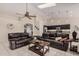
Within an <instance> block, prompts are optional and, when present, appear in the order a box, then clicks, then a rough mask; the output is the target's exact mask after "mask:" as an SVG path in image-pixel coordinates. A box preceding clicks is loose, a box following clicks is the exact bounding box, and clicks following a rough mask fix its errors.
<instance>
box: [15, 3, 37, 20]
mask: <svg viewBox="0 0 79 59" xmlns="http://www.w3.org/2000/svg"><path fill="white" fill-rule="evenodd" d="M16 14H17V15H22V14H20V13H16ZM24 17H27V18H28V19H32V17H36V16H35V15H30V14H29V11H28V4H27V3H26V12H25V14H24V15H22V16H21V17H19V19H21V18H24Z"/></svg>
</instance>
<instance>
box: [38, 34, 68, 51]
mask: <svg viewBox="0 0 79 59" xmlns="http://www.w3.org/2000/svg"><path fill="white" fill-rule="evenodd" d="M62 36H63V38H67V39H69V35H68V34H65V36H64V35H62ZM55 38H56V37H48V36H47V35H45V36H42V37H38V39H40V40H43V41H47V42H50V46H51V47H53V48H56V49H60V50H63V51H67V50H68V45H69V42H67V41H66V42H60V41H56V40H55Z"/></svg>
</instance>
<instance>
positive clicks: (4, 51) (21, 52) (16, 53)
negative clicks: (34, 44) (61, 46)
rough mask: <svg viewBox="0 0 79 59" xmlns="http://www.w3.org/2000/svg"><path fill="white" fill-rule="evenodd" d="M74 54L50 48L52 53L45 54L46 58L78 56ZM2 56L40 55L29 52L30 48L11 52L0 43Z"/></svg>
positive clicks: (6, 46)
mask: <svg viewBox="0 0 79 59" xmlns="http://www.w3.org/2000/svg"><path fill="white" fill-rule="evenodd" d="M78 55H79V54H76V53H74V52H70V51H67V52H64V51H61V50H58V49H55V48H52V47H50V51H49V52H47V53H46V54H45V56H78ZM0 56H39V55H38V54H36V53H34V52H32V51H30V50H28V46H24V47H22V48H18V49H15V50H10V49H9V46H8V45H6V43H2V42H1V43H0Z"/></svg>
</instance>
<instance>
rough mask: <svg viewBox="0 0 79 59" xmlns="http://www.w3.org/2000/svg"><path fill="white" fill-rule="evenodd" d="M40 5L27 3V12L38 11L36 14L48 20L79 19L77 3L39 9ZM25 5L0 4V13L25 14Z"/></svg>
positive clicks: (58, 4)
mask: <svg viewBox="0 0 79 59" xmlns="http://www.w3.org/2000/svg"><path fill="white" fill-rule="evenodd" d="M40 4H42V3H29V4H28V6H29V10H33V11H38V14H40V15H44V16H45V17H47V18H48V19H55V18H65V17H73V16H74V17H79V4H78V3H57V4H56V6H54V7H50V8H45V9H39V8H38V7H37V6H38V5H40ZM25 9H26V4H25V3H0V13H7V14H16V12H19V13H22V14H24V13H25Z"/></svg>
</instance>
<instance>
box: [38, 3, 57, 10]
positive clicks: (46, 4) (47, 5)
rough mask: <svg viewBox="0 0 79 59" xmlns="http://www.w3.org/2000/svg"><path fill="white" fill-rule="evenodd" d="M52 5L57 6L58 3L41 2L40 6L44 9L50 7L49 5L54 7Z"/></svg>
mask: <svg viewBox="0 0 79 59" xmlns="http://www.w3.org/2000/svg"><path fill="white" fill-rule="evenodd" d="M52 6H56V3H45V4H41V5H38V8H40V9H43V8H48V7H52Z"/></svg>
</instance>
